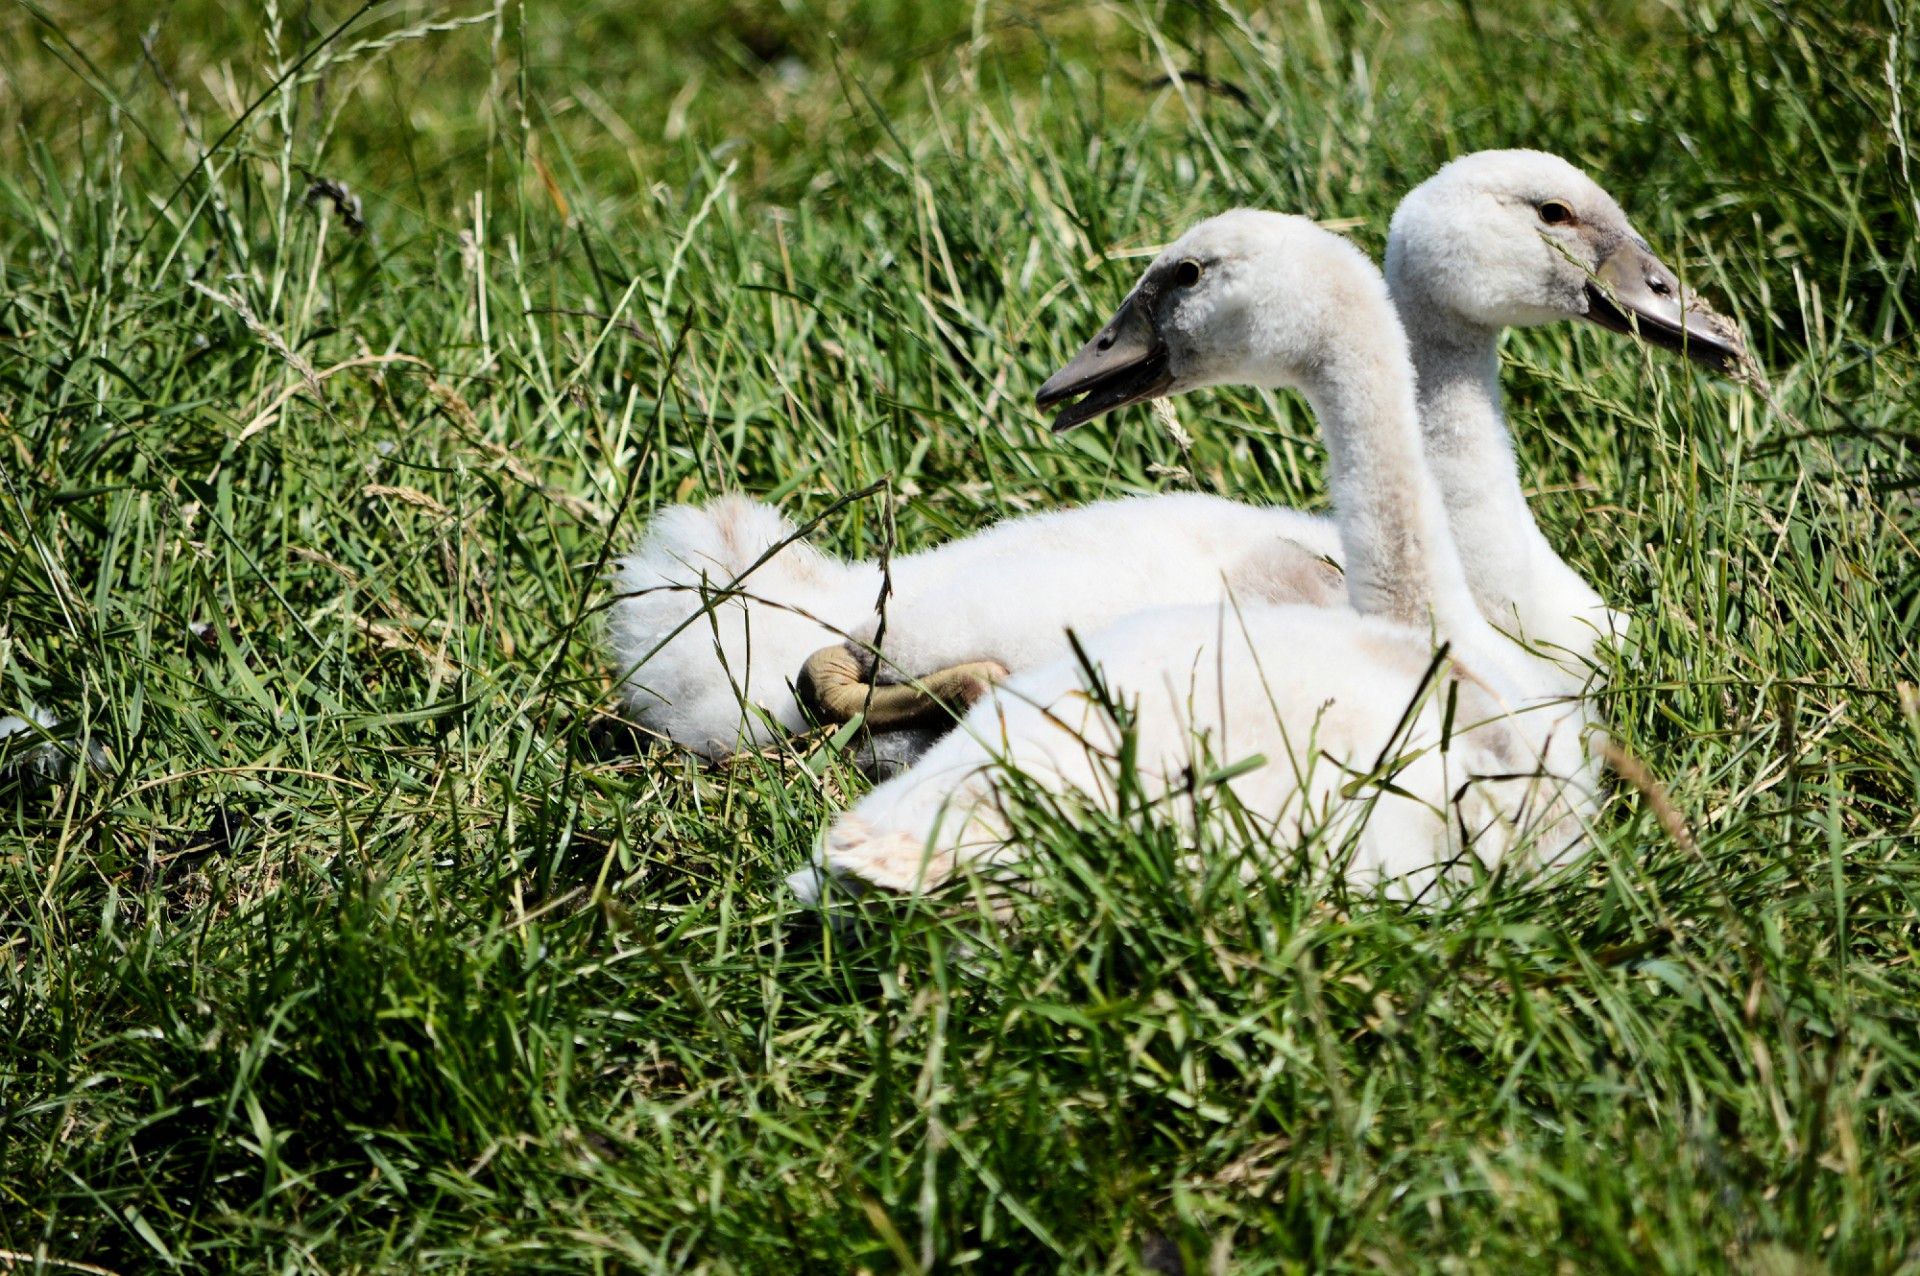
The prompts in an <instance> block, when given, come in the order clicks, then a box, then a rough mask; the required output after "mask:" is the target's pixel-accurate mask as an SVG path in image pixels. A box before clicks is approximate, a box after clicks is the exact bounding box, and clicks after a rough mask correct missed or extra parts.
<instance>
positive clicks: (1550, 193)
mask: <svg viewBox="0 0 1920 1276" xmlns="http://www.w3.org/2000/svg"><path fill="white" fill-rule="evenodd" d="M1384 264H1385V271H1386V278H1387V287H1388V290H1389V292H1390V293H1391V294H1392V296H1393V302H1394V308H1395V310H1396V312H1397V313H1398V314H1399V316H1400V321H1401V323H1402V325H1403V326H1404V327H1405V328H1406V332H1407V339H1408V343H1409V345H1410V347H1411V350H1412V353H1413V364H1414V372H1415V377H1416V381H1417V384H1418V387H1419V413H1420V424H1421V432H1422V437H1423V447H1422V453H1423V455H1424V457H1425V460H1426V464H1427V468H1428V469H1429V470H1430V471H1431V472H1432V474H1433V476H1434V480H1435V482H1436V483H1437V484H1438V485H1439V488H1440V492H1441V495H1442V498H1443V499H1444V501H1445V503H1446V508H1447V521H1448V524H1449V525H1450V526H1451V527H1452V529H1453V534H1454V538H1455V541H1456V542H1457V543H1458V544H1459V546H1460V548H1461V550H1462V555H1463V560H1464V564H1465V567H1466V571H1467V583H1468V585H1469V587H1470V588H1471V589H1472V590H1473V594H1474V598H1475V600H1476V601H1477V602H1478V604H1479V607H1480V611H1481V613H1482V614H1483V615H1485V616H1486V617H1487V618H1488V620H1490V621H1491V622H1492V623H1493V624H1494V625H1496V626H1497V627H1499V628H1500V629H1502V630H1503V631H1504V632H1507V633H1510V634H1512V635H1513V636H1515V637H1516V638H1519V639H1521V640H1522V641H1524V642H1526V643H1528V644H1529V645H1530V646H1532V647H1533V648H1534V650H1536V651H1537V652H1540V653H1544V654H1545V655H1547V656H1548V657H1549V658H1551V659H1552V660H1553V661H1554V662H1555V663H1557V664H1558V665H1559V666H1560V667H1561V669H1562V671H1563V673H1564V675H1565V677H1564V678H1563V680H1562V683H1563V686H1564V687H1565V689H1567V690H1573V689H1575V688H1577V687H1578V686H1580V685H1581V684H1583V683H1586V682H1587V681H1588V680H1589V678H1590V675H1591V674H1592V672H1593V662H1594V653H1595V649H1596V646H1597V644H1598V642H1599V641H1601V640H1602V639H1605V638H1608V637H1617V636H1619V635H1620V633H1621V630H1622V629H1623V618H1621V617H1619V616H1617V615H1615V614H1614V613H1613V612H1612V611H1611V610H1609V609H1608V608H1607V607H1606V606H1605V605H1604V604H1603V603H1602V601H1601V599H1600V595H1599V594H1598V593H1597V592H1596V591H1595V590H1594V589H1593V587H1592V586H1591V585H1590V584H1588V582H1587V581H1586V580H1584V579H1583V578H1581V577H1580V576H1579V575H1578V574H1577V573H1576V572H1575V571H1574V570H1573V568H1572V567H1570V566H1569V565H1568V564H1567V563H1566V562H1565V560H1563V559H1562V558H1561V557H1560V556H1559V555H1558V554H1557V553H1555V552H1554V550H1553V548H1552V546H1550V545H1549V544H1548V543H1547V541H1546V538H1545V537H1544V536H1542V535H1541V532H1540V528H1539V525H1538V524H1537V523H1536V522H1535V521H1534V518H1533V515H1532V513H1531V511H1530V510H1529V509H1528V507H1527V501H1526V496H1525V494H1524V493H1523V492H1522V490H1521V486H1520V476H1519V469H1518V465H1517V463H1516V461H1515V458H1514V448H1513V437H1512V435H1511V433H1510V432H1509V430H1508V428H1507V424H1506V417H1505V413H1504V411H1503V409H1502V403H1501V393H1500V380H1499V374H1500V357H1499V343H1500V334H1501V331H1502V330H1503V329H1505V328H1510V327H1532V326H1537V325H1541V324H1549V323H1555V322H1559V321H1562V320H1566V319H1574V318H1578V319H1583V320H1586V321H1588V322H1591V323H1595V324H1598V325H1599V326H1601V327H1604V328H1608V329H1611V330H1613V331H1616V332H1626V333H1634V334H1637V335H1638V336H1639V337H1640V338H1641V339H1642V340H1644V341H1646V342H1647V343H1648V344H1651V345H1654V346H1659V347H1663V348H1666V349H1670V350H1675V351H1679V352H1681V353H1683V354H1685V355H1686V356H1687V357H1688V358H1690V359H1691V360H1692V361H1694V362H1695V363H1698V364H1700V365H1702V366H1704V367H1706V368H1708V369H1710V370H1713V371H1716V372H1722V373H1731V374H1734V375H1735V376H1736V377H1740V376H1753V375H1755V374H1756V372H1757V370H1756V369H1755V367H1754V365H1753V362H1752V359H1751V356H1750V355H1749V354H1748V353H1747V350H1746V347H1745V344H1744V342H1743V341H1742V339H1741V337H1740V333H1739V329H1738V328H1737V327H1735V326H1734V325H1733V324H1732V322H1731V321H1729V320H1727V319H1726V318H1724V317H1722V316H1720V315H1719V314H1716V313H1715V312H1714V311H1713V309H1712V308H1711V307H1710V306H1708V305H1707V304H1706V303H1705V302H1704V301H1703V300H1702V299H1701V298H1700V297H1699V296H1698V294H1697V293H1692V294H1690V293H1686V292H1684V291H1683V290H1682V287H1681V284H1680V280H1679V278H1678V276H1677V275H1676V273H1675V272H1674V271H1673V270H1672V269H1671V268H1669V267H1668V266H1667V265H1666V264H1665V263H1663V262H1662V261H1661V260H1660V259H1659V258H1658V257H1656V256H1655V255H1654V253H1653V251H1652V250H1651V248H1650V247H1649V246H1648V244H1647V241H1646V240H1645V239H1644V238H1643V237H1642V236H1641V235H1640V233H1639V232H1638V231H1636V230H1635V229H1634V228H1633V225H1632V223H1631V222H1630V221H1629V220H1628V218H1627V216H1626V214H1625V213H1624V212H1623V211H1622V210H1621V208H1620V206H1619V204H1618V203H1616V202H1615V201H1614V199H1613V197H1612V196H1611V195H1609V194H1608V193H1607V192H1606V191H1605V190H1604V189H1602V188H1601V187H1600V185H1599V184H1598V183H1596V182H1595V181H1594V180H1593V179H1592V178H1591V177H1590V176H1588V175H1587V174H1586V173H1584V172H1582V171H1581V170H1580V169H1578V168H1577V167H1575V166H1574V165H1573V164H1571V163H1569V162H1568V161H1566V160H1565V159H1562V158H1561V157H1559V156H1557V155H1550V154H1547V153H1545V152H1542V151H1533V150H1496V151H1480V152H1476V153H1473V154H1470V155H1465V156H1462V157H1460V158H1458V159H1455V160H1452V161H1451V162H1449V163H1447V164H1446V165H1445V166H1443V167H1442V168H1441V169H1440V171H1439V172H1437V173H1435V174H1434V175H1433V176H1432V177H1430V178H1428V179H1427V180H1426V181H1424V182H1422V183H1421V184H1420V185H1418V186H1416V187H1415V188H1414V189H1413V190H1412V191H1410V192H1409V193H1408V194H1407V195H1406V197H1405V198H1403V199H1402V200H1401V201H1400V204H1399V206H1398V207H1397V208H1396V209H1395V210H1394V214H1393V219H1392V221H1391V223H1390V224H1389V228H1388V233H1387V249H1386V257H1385V263H1384Z"/></svg>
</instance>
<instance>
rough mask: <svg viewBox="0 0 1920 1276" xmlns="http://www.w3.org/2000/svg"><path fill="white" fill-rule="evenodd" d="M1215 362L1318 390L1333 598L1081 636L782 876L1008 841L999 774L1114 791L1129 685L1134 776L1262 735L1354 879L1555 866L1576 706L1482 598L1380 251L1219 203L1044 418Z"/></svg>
mask: <svg viewBox="0 0 1920 1276" xmlns="http://www.w3.org/2000/svg"><path fill="white" fill-rule="evenodd" d="M1221 384H1236V385H1254V386H1266V387H1283V386H1291V387H1294V388H1297V389H1298V390H1300V391H1301V392H1302V393H1303V394H1304V395H1305V396H1306V398H1307V400H1308V402H1309V403H1310V405H1311V406H1312V407H1313V409H1314V412H1315V415H1316V417H1317V418H1318V419H1319V421H1320V424H1321V429H1322V433H1323V435H1324V437H1325V440H1326V445H1327V452H1328V464H1329V486H1330V488H1331V490H1332V495H1333V504H1334V508H1335V510H1336V514H1337V520H1338V527H1339V533H1340V540H1341V545H1342V551H1343V560H1344V562H1345V564H1346V583H1347V588H1348V593H1349V596H1350V600H1351V603H1352V608H1351V610H1346V609H1340V608H1322V607H1312V606H1302V605H1297V604H1296V605H1291V606H1259V605H1247V604H1241V603H1239V602H1237V601H1236V602H1233V603H1224V602H1223V603H1216V604H1213V605H1211V606H1205V605H1203V606H1187V607H1179V608H1167V609H1158V610H1153V611H1148V612H1143V613H1140V614H1137V615H1134V616H1131V617H1128V618H1126V619H1124V620H1122V621H1120V622H1118V623H1117V624H1115V625H1112V626H1110V627H1108V628H1106V629H1104V630H1102V631H1100V632H1097V633H1093V634H1090V635H1088V636H1087V637H1086V638H1085V639H1084V643H1083V650H1082V651H1081V652H1080V653H1076V656H1075V657H1071V658H1064V659H1059V660H1055V661H1053V662H1051V663H1049V664H1046V665H1043V666H1041V667H1039V668H1036V669H1033V670H1030V671H1028V672H1026V673H1022V674H1018V675H1015V676H1013V677H1011V678H1009V679H1007V680H1005V681H1004V682H1003V683H1000V684H997V685H995V686H993V687H992V688H990V689H989V690H988V691H987V693H986V695H985V696H984V697H983V698H981V699H980V700H979V701H978V702H976V704H975V705H974V706H973V708H972V709H971V710H970V711H969V712H968V713H967V715H966V717H965V718H964V719H963V720H962V722H961V729H960V730H958V731H955V732H953V733H951V734H950V735H948V736H947V737H945V738H944V739H943V740H941V741H940V742H939V743H938V744H936V745H934V746H933V747H932V748H931V749H930V750H929V751H928V752H927V753H926V754H925V755H924V756H923V757H922V758H921V760H920V762H919V764H918V765H917V766H916V767H915V768H914V769H913V770H912V771H910V772H908V773H906V774H904V775H902V776H899V777H897V778H895V779H893V780H890V781H888V782H886V783H884V784H881V785H879V786H877V787H876V788H874V789H873V790H872V791H871V792H870V793H869V794H868V795H867V796H866V797H865V798H864V799H862V800H861V801H860V802H859V803H857V804H856V805H855V806H854V807H853V808H852V809H851V810H849V811H848V812H846V813H844V814H842V815H841V816H840V817H838V818H837V819H836V820H834V821H833V823H832V824H831V825H829V827H828V828H827V829H826V831H825V832H824V834H823V835H822V837H821V840H820V844H819V846H818V848H817V851H816V864H815V867H812V868H808V869H803V870H802V871H801V872H799V873H796V874H795V875H794V876H793V877H792V878H790V879H789V886H790V888H791V889H792V890H793V892H794V893H795V894H796V895H797V896H798V897H799V898H800V899H802V900H803V901H808V902H820V901H821V900H822V899H823V898H824V897H825V896H826V894H827V893H828V887H829V883H830V882H834V883H838V884H840V885H842V886H845V887H847V888H849V889H851V890H852V891H853V892H854V893H858V892H860V891H862V890H865V889H868V888H873V887H878V888H883V889H887V890H893V891H913V890H918V889H923V888H927V887H931V886H934V885H937V884H939V883H940V882H942V881H944V880H946V879H947V878H949V877H950V876H952V875H953V874H954V873H955V872H956V871H958V870H959V869H960V868H962V867H963V866H968V865H972V866H987V865H996V864H1002V863H1006V862H1009V861H1011V860H1014V859H1015V858H1017V855H1018V850H1017V848H1016V847H1015V846H1014V845H1013V844H1012V841H1011V831H1010V829H1009V827H1008V825H1007V823H1006V820H1005V816H1004V805H1003V793H1002V791H1001V786H1002V784H1003V783H1004V777H1005V775H1006V773H1007V771H1008V770H1013V771H1017V772H1019V773H1021V774H1023V775H1024V776H1026V777H1027V778H1028V779H1029V780H1030V781H1031V782H1033V783H1037V784H1038V785H1040V786H1042V787H1043V788H1045V789H1048V790H1050V791H1053V792H1056V793H1070V794H1075V795H1078V797H1079V798H1081V799H1082V800H1085V801H1089V802H1099V801H1101V800H1102V798H1103V797H1110V796H1111V794H1110V789H1111V779H1112V771H1111V762H1110V760H1111V759H1112V758H1113V757H1115V756H1116V755H1117V753H1118V752H1119V751H1120V750H1121V749H1122V747H1123V743H1122V738H1121V732H1120V729H1119V728H1118V726H1117V724H1116V723H1115V721H1114V715H1112V714H1111V713H1110V712H1108V710H1107V709H1106V708H1105V707H1104V705H1103V704H1102V701H1105V700H1109V698H1111V699H1112V700H1117V701H1118V702H1120V703H1123V704H1126V705H1128V706H1129V707H1130V711H1131V712H1130V715H1129V716H1130V717H1131V724H1132V731H1133V732H1134V736H1135V738H1134V740H1133V742H1132V752H1133V756H1134V757H1135V759H1136V761H1137V765H1138V768H1139V773H1140V779H1141V782H1142V784H1143V785H1144V786H1145V788H1146V793H1145V797H1146V798H1147V800H1150V801H1151V800H1156V799H1165V800H1168V801H1170V802H1172V803H1173V805H1174V806H1175V807H1179V806H1182V805H1184V804H1186V803H1188V802H1190V800H1191V798H1190V795H1188V794H1186V793H1185V789H1184V786H1185V785H1187V784H1189V783H1190V782H1191V780H1192V777H1193V776H1196V775H1202V774H1206V773H1207V769H1208V767H1207V763H1208V761H1209V760H1211V761H1212V762H1214V763H1225V764H1235V763H1241V762H1243V761H1246V760H1254V759H1258V760H1260V761H1259V762H1258V765H1253V766H1251V767H1249V768H1247V769H1245V770H1244V771H1243V772H1242V773H1241V774H1239V775H1238V776H1237V778H1235V779H1234V781H1233V789H1234V792H1235V794H1236V796H1237V798H1238V800H1239V802H1240V804H1241V806H1242V808H1243V809H1244V810H1246V811H1247V812H1249V813H1250V814H1251V815H1252V816H1253V817H1254V818H1255V819H1258V820H1260V821H1262V822H1264V823H1265V824H1267V825H1268V826H1269V827H1270V829H1271V830H1272V832H1273V834H1274V838H1275V843H1276V844H1277V845H1299V844H1301V843H1303V842H1304V841H1307V840H1309V839H1314V838H1325V839H1328V840H1329V841H1330V842H1331V844H1334V845H1341V846H1346V847H1349V848H1351V859H1350V860H1349V861H1348V864H1347V869H1346V871H1347V872H1348V873H1349V874H1350V875H1352V876H1353V877H1354V878H1355V879H1356V880H1383V881H1386V882H1388V883H1390V884H1391V885H1392V887H1393V888H1394V889H1399V890H1405V891H1409V892H1413V893H1416V894H1417V893H1419V892H1420V891H1423V890H1425V889H1426V887H1427V886H1428V885H1430V884H1431V883H1432V881H1433V879H1434V878H1435V877H1437V876H1440V875H1443V874H1451V873H1452V872H1454V871H1455V867H1454V866H1456V865H1457V864H1459V863H1462V862H1464V860H1465V859H1466V857H1468V856H1471V857H1473V858H1475V859H1477V860H1478V861H1479V862H1480V863H1482V864H1485V865H1492V864H1495V863H1498V862H1500V861H1501V860H1503V859H1505V858H1507V857H1508V856H1509V855H1510V854H1512V853H1514V852H1516V851H1525V852H1527V853H1528V854H1530V855H1531V856H1532V858H1533V859H1534V860H1535V861H1536V862H1546V861H1550V860H1552V859H1553V858H1554V857H1556V856H1557V855H1558V854H1559V852H1560V851H1561V850H1562V849H1564V848H1565V847H1566V846H1567V845H1569V844H1570V843H1571V842H1572V840H1573V839H1574V838H1575V837H1576V836H1577V834H1578V832H1579V830H1580V827H1581V824H1582V823H1583V821H1584V817H1585V816H1586V815H1587V814H1588V813H1589V812H1590V810H1591V809H1592V806H1593V802H1594V795H1595V792H1596V776H1595V767H1594V764H1593V762H1592V761H1591V760H1590V758H1589V756H1588V752H1587V749H1586V742H1585V741H1584V739H1583V738H1582V737H1583V735H1584V729H1585V726H1586V718H1585V711H1584V708H1583V706H1582V702H1581V701H1580V700H1579V699H1578V698H1574V699H1572V700H1569V699H1568V698H1567V697H1565V696H1564V695H1562V694H1561V692H1560V689H1559V679H1558V677H1557V676H1556V674H1555V673H1553V672H1550V670H1553V669H1556V668H1557V667H1556V666H1554V665H1553V664H1552V662H1551V661H1548V660H1544V659H1542V658H1539V657H1537V656H1535V655H1533V654H1531V653H1528V652H1526V651H1525V650H1524V649H1522V648H1521V647H1519V646H1518V645H1517V644H1515V643H1513V642H1512V641H1511V640H1510V639H1509V638H1507V637H1505V636H1503V635H1501V634H1499V633H1496V632H1495V631H1494V629H1493V628H1492V626H1491V625H1490V624H1489V623H1488V621H1487V619H1486V618H1485V617H1484V616H1483V615H1482V614H1481V611H1480V607H1479V603H1478V602H1477V600H1476V598H1475V595H1474V593H1473V591H1472V589H1471V587H1470V586H1469V584H1468V573H1467V570H1466V568H1465V566H1464V565H1463V562H1462V556H1461V554H1460V552H1459V551H1458V549H1457V548H1456V545H1455V541H1454V536H1453V532H1452V530H1451V529H1450V527H1449V524H1448V510H1447V507H1446V505H1445V503H1444V500H1443V498H1442V495H1441V492H1440V489H1439V486H1438V484H1437V483H1436V482H1435V480H1434V477H1433V475H1432V474H1431V473H1430V471H1429V470H1428V469H1427V467H1426V465H1425V463H1424V460H1423V456H1422V450H1423V447H1424V445H1425V439H1424V436H1423V432H1422V429H1421V424H1420V419H1419V414H1418V409H1417V405H1416V399H1415V389H1414V375H1413V363H1412V354H1411V351H1410V349H1409V346H1408V342H1407V338H1406V335H1405V332H1404V330H1403V328H1402V326H1401V324H1400V321H1399V319H1398V317H1397V314H1396V312H1395V309H1394V304H1393V301H1392V299H1391V298H1390V295H1389V293H1388V289H1387V284H1386V281H1385V279H1384V278H1383V277H1382V275H1381V274H1380V272H1379V271H1378V270H1376V269H1375V268H1374V266H1373V265H1372V263H1371V262H1370V261H1368V260H1367V258H1366V257H1365V255H1364V254H1362V253H1361V252H1360V250H1359V249H1358V248H1356V247H1355V246H1353V245H1352V244H1351V243H1349V242H1348V241H1346V240H1344V239H1341V238H1339V237H1338V236H1335V235H1333V234H1331V233H1329V232H1327V231H1324V230H1321V229H1319V228H1318V227H1316V226H1314V225H1313V223H1312V222H1310V221H1307V220H1305V219H1303V218H1299V217H1292V216H1288V215H1284V214H1279V213H1269V212H1257V211H1252V210H1245V209H1242V210H1237V211H1234V212H1231V213H1226V214H1222V215H1221V216H1219V217H1215V218H1213V219H1211V220H1209V221H1206V222H1203V223H1202V224H1200V225H1199V226H1198V227H1196V228H1194V229H1193V230H1191V231H1189V232H1188V233H1187V234H1186V235H1184V236H1182V237H1181V238H1180V240H1179V241H1177V242H1176V243H1175V244H1174V245H1173V246H1171V247H1170V248H1168V249H1167V250H1166V251H1165V252H1164V253H1162V254H1161V255H1160V256H1159V257H1158V258H1157V259H1156V260H1155V261H1154V263H1153V264H1152V265H1151V266H1150V267H1149V268H1148V269H1147V271H1146V273H1145V274H1144V275H1143V276H1142V277H1141V279H1140V281H1139V283H1138V284H1137V285H1136V286H1135V288H1134V290H1133V292H1132V293H1131V294H1129V296H1128V297H1127V299H1126V300H1125V301H1124V302H1122V303H1121V306H1120V309H1119V311H1118V313H1117V314H1116V315H1115V317H1114V318H1113V320H1112V321H1111V322H1110V323H1109V324H1108V325H1107V326H1106V327H1105V328H1104V329H1103V330H1102V331H1101V332H1100V334H1099V335H1098V336H1096V337H1095V338H1094V339H1093V340H1092V341H1091V342H1089V343H1088V345H1087V346H1086V347H1085V348H1084V349H1083V350H1082V351H1081V352H1080V354H1079V355H1077V356H1076V357H1075V358H1074V360H1073V361H1072V362H1070V363H1069V364H1068V365H1067V367H1065V368H1064V369H1062V370H1061V371H1060V372H1059V373H1058V374H1057V375H1056V376H1054V377H1053V378H1051V379H1050V380H1049V381H1048V382H1047V383H1046V384H1045V385H1043V386H1042V387H1041V390H1040V393H1039V396H1038V397H1039V402H1040V404H1041V406H1042V407H1046V406H1049V405H1051V404H1057V403H1065V404H1066V405H1067V406H1066V407H1064V408H1063V409H1062V411H1061V413H1060V415H1059V417H1058V422H1057V424H1058V426H1059V427H1061V428H1071V427H1072V426H1074V425H1078V424H1080V423H1082V422H1085V421H1088V420H1092V419H1093V418H1095V417H1097V416H1100V415H1102V414H1104V413H1107V412H1110V411H1114V410H1116V409H1118V408H1122V407H1125V406H1127V405H1129V404H1133V403H1138V402H1142V401H1145V400H1149V399H1156V398H1161V397H1164V396H1167V395H1172V394H1178V393H1182V392H1184V391H1187V390H1191V389H1195V388H1199V387H1202V386H1208V385H1221ZM1436 651H1438V653H1439V654H1436ZM1090 683H1097V684H1098V689H1099V691H1100V694H1092V692H1093V691H1094V690H1095V688H1094V687H1093V686H1091V685H1090ZM1196 750H1202V751H1204V752H1205V754H1206V756H1205V757H1201V756H1198V755H1197V754H1196Z"/></svg>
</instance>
